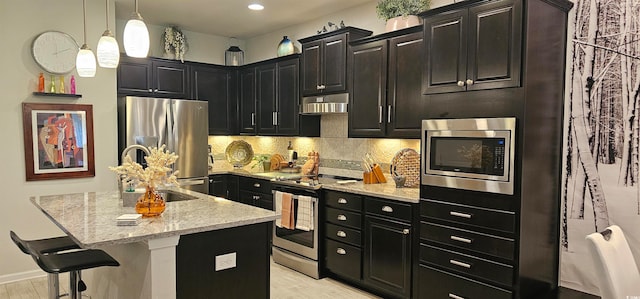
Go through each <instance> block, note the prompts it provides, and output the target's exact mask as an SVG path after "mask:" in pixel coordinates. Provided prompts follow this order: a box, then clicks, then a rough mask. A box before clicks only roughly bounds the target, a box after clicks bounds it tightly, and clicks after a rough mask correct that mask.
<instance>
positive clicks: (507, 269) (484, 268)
mask: <svg viewBox="0 0 640 299" xmlns="http://www.w3.org/2000/svg"><path fill="white" fill-rule="evenodd" d="M420 262H421V263H428V264H433V265H438V266H440V267H443V268H447V269H451V270H452V271H454V272H458V273H462V274H467V275H470V276H475V277H481V278H483V279H488V280H491V281H494V282H496V283H500V284H503V285H511V284H512V283H513V267H512V266H510V265H506V264H501V263H496V262H493V261H489V260H486V259H481V258H478V257H474V256H471V255H466V254H462V253H459V252H455V251H450V250H446V249H442V248H437V247H434V246H431V245H425V244H420Z"/></svg>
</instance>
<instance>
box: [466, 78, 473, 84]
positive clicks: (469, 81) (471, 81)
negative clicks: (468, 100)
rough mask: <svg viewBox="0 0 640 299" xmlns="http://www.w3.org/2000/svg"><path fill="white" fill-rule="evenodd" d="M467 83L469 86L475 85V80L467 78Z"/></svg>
mask: <svg viewBox="0 0 640 299" xmlns="http://www.w3.org/2000/svg"><path fill="white" fill-rule="evenodd" d="M465 83H467V86H469V85H473V80H471V79H467V81H466V82H465Z"/></svg>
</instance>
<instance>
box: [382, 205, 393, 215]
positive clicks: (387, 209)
mask: <svg viewBox="0 0 640 299" xmlns="http://www.w3.org/2000/svg"><path fill="white" fill-rule="evenodd" d="M382 211H383V212H387V213H393V208H392V207H390V206H384V207H382Z"/></svg>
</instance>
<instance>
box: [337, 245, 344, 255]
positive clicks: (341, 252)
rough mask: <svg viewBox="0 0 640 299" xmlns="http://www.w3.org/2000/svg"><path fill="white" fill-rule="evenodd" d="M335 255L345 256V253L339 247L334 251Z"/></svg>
mask: <svg viewBox="0 0 640 299" xmlns="http://www.w3.org/2000/svg"><path fill="white" fill-rule="evenodd" d="M336 253H337V254H339V255H345V254H347V251H346V250H344V249H342V248H340V247H338V250H336Z"/></svg>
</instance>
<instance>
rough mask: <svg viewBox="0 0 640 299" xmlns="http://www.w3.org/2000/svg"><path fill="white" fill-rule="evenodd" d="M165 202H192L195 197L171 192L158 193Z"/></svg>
mask: <svg viewBox="0 0 640 299" xmlns="http://www.w3.org/2000/svg"><path fill="white" fill-rule="evenodd" d="M159 193H160V195H161V196H162V197H163V198H164V200H165V201H166V202H172V201H184V200H192V199H196V198H197V197H195V196H193V195H188V194H184V193H180V192H175V191H172V190H162V191H160V192H159Z"/></svg>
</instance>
